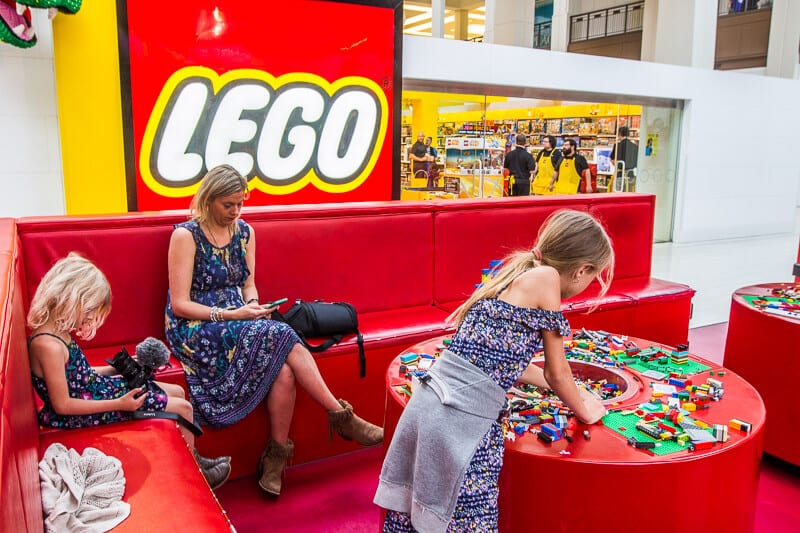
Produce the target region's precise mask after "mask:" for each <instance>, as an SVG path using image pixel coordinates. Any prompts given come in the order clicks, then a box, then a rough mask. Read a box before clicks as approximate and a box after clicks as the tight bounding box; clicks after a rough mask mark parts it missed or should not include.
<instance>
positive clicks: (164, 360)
mask: <svg viewBox="0 0 800 533" xmlns="http://www.w3.org/2000/svg"><path fill="white" fill-rule="evenodd" d="M106 362H107V363H108V364H110V365H111V366H113V367H114V368H115V369H116V370H117V372H119V373H120V374H121V375H122V377H124V378H125V381H127V382H128V386H129V387H130V388H132V389H138V388H139V387H141V386H143V385H144V384H145V383H147V382H148V381H152V380H153V378H154V377H155V372H156V369H158V368H161V367H162V366H164V365H167V364H169V349H168V348H167V346H166V345H165V344H164V343H163V342H161V341H160V340H158V339H156V338H155V337H147V338H146V339H145V340H143V341H142V342H140V343H139V344H137V345H136V359H134V358H133V357H131V356H130V354H128V350H126V349H125V347H124V346H123V347H122V350H120V351H119V352H117V354H116V355H114V358H113V359H106Z"/></svg>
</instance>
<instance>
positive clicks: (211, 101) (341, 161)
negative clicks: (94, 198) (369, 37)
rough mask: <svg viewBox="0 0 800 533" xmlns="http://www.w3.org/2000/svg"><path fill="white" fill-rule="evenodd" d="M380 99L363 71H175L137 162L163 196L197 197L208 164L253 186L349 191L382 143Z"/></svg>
mask: <svg viewBox="0 0 800 533" xmlns="http://www.w3.org/2000/svg"><path fill="white" fill-rule="evenodd" d="M387 109H388V106H387V102H386V96H385V94H384V93H383V91H382V90H381V89H380V88H379V87H378V85H377V84H376V83H375V82H373V81H372V80H369V79H367V78H361V77H345V78H341V79H339V80H336V81H335V82H333V83H329V82H327V81H326V80H324V79H322V78H320V77H319V76H316V75H314V74H308V73H293V74H287V75H284V76H280V77H278V78H275V77H273V76H271V75H270V74H268V73H266V72H263V71H260V70H249V69H241V70H232V71H229V72H226V73H225V74H223V75H221V76H220V75H217V74H216V73H215V72H214V71H213V70H211V69H208V68H205V67H186V68H183V69H181V70H179V71H178V72H176V73H175V74H173V75H172V76H171V77H170V79H169V80H168V81H167V83H166V84H165V85H164V88H163V89H162V90H161V94H160V95H159V97H158V100H157V101H156V105H155V107H154V108H153V112H152V113H151V115H150V119H149V120H148V123H147V128H146V129H145V134H144V138H143V140H142V149H141V152H140V154H139V168H140V171H141V173H142V178H143V180H144V182H145V184H147V186H148V187H149V188H150V189H152V190H153V191H155V192H156V193H158V194H160V195H162V196H167V197H172V198H175V197H183V196H190V195H192V194H194V192H195V191H196V190H197V187H198V186H199V182H200V180H201V179H202V177H203V176H204V175H205V173H206V172H207V170H208V169H210V168H213V167H215V166H217V165H220V164H223V163H227V164H229V165H231V166H233V167H234V168H236V170H238V171H239V172H240V173H241V174H242V175H243V176H245V177H247V178H248V179H249V181H250V188H251V189H258V190H261V191H263V192H265V193H268V194H290V193H293V192H295V191H298V190H300V189H302V188H303V187H305V186H306V185H308V184H309V183H311V184H313V185H314V186H315V187H317V188H318V189H320V190H323V191H326V192H333V193H342V192H348V191H351V190H353V189H355V188H356V187H358V186H359V185H361V184H362V183H363V182H364V181H365V180H366V179H367V177H368V176H369V174H370V172H371V171H372V169H373V168H374V166H375V163H376V161H377V159H378V155H379V154H380V151H381V148H382V146H383V141H384V138H385V136H386V129H387V128H386V125H387V122H388V116H387Z"/></svg>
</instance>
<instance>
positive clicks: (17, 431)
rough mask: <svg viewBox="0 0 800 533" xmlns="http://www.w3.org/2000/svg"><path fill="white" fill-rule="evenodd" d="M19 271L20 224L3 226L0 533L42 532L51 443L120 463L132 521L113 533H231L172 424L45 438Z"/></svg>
mask: <svg viewBox="0 0 800 533" xmlns="http://www.w3.org/2000/svg"><path fill="white" fill-rule="evenodd" d="M22 266H23V265H22V257H21V255H20V253H19V242H18V240H17V234H16V227H15V223H14V221H13V220H11V219H0V317H1V318H0V320H2V322H0V412H1V414H0V416H2V418H0V491H1V492H0V493H1V494H2V495H3V505H2V506H0V531H9V532H11V531H14V532H30V533H32V532H37V533H38V532H41V531H42V529H43V527H44V525H43V519H42V503H41V497H40V492H39V473H38V462H39V459H40V458H41V457H42V456H43V455H44V451H45V450H46V449H47V447H48V446H49V445H50V444H52V443H53V442H61V443H62V444H64V445H65V446H66V447H67V448H75V449H76V450H78V451H79V452H83V450H84V449H85V448H86V447H87V446H91V447H94V448H97V449H99V450H101V451H103V452H104V453H106V454H109V455H113V456H114V457H116V458H118V459H119V460H120V461H121V462H122V468H123V470H124V472H125V478H126V487H125V500H126V501H127V502H128V503H130V504H131V514H130V516H129V517H128V518H127V519H126V520H125V521H124V522H122V523H121V524H120V525H119V526H118V527H117V528H115V530H114V531H120V532H123V531H156V530H167V531H169V530H176V531H179V530H182V529H183V528H184V527H185V526H186V524H192V525H193V526H195V527H193V528H192V529H193V530H195V531H208V532H209V533H210V532H212V531H213V532H218V531H225V530H227V529H228V528H229V527H230V523H229V522H228V519H227V517H226V516H225V514H224V512H223V511H222V508H221V507H220V505H219V503H218V502H217V500H216V498H215V497H214V494H213V493H212V492H211V490H210V489H209V487H208V484H207V483H206V481H205V479H204V478H203V474H202V473H201V472H200V470H199V469H198V467H197V464H196V463H195V461H194V458H193V457H192V454H191V452H190V451H189V449H188V447H187V445H186V442H185V441H184V440H183V437H182V436H181V434H180V432H179V431H178V430H177V428H176V426H175V423H174V422H170V421H167V420H147V421H137V422H126V423H123V424H112V425H108V426H98V427H94V428H86V429H77V430H65V431H57V430H53V429H47V430H43V431H42V432H41V433H40V431H39V427H38V425H37V420H36V406H35V402H34V392H33V387H32V385H31V374H30V366H29V363H28V355H27V352H28V350H27V346H26V341H25V336H26V330H25V316H26V307H27V303H28V301H29V299H30V297H29V295H28V293H27V291H26V290H25V282H24V280H25V272H24V270H23V268H22ZM175 509H180V512H178V513H176V512H175Z"/></svg>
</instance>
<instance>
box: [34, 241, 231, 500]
mask: <svg viewBox="0 0 800 533" xmlns="http://www.w3.org/2000/svg"><path fill="white" fill-rule="evenodd" d="M110 311H111V288H110V287H109V284H108V280H106V277H105V276H104V275H103V273H102V272H101V271H100V270H99V269H98V268H97V267H96V266H95V265H94V264H92V262H91V261H89V260H88V259H84V258H83V257H80V256H79V255H77V254H75V253H71V254H69V255H68V256H67V257H65V258H63V259H61V260H60V261H58V262H57V263H56V264H55V265H53V267H52V268H51V269H50V270H49V271H48V272H47V274H45V276H44V277H43V278H42V281H41V282H40V283H39V287H38V288H37V289H36V294H35V295H34V297H33V301H32V302H31V308H30V311H29V312H28V326H29V327H30V328H31V330H32V331H31V336H30V337H29V340H28V352H29V357H30V364H31V374H32V379H33V385H34V388H35V389H36V392H37V394H38V395H39V397H40V398H41V399H42V402H43V403H44V406H43V407H42V409H41V411H39V423H40V424H41V425H43V426H50V427H56V428H64V429H67V428H80V427H89V426H97V425H100V424H108V423H111V422H118V421H123V420H130V419H131V418H133V414H132V413H133V411H137V410H138V411H167V412H170V413H177V414H179V415H181V416H183V417H184V418H186V419H187V420H192V419H193V410H192V406H191V404H190V403H189V402H188V401H186V400H185V399H184V393H183V389H181V388H180V387H179V386H178V385H171V384H168V383H160V382H156V381H149V382H148V383H147V384H146V385H145V386H143V387H141V388H138V389H131V388H130V387H129V386H128V384H127V382H126V381H125V378H123V377H121V376H118V375H115V374H117V371H116V370H115V369H114V367H111V366H102V367H91V366H90V365H89V362H88V360H87V359H86V356H85V355H84V354H83V351H82V350H81V348H80V347H79V346H78V345H77V343H76V342H75V340H74V339H73V338H72V332H75V336H76V337H78V338H80V339H84V340H91V339H92V338H94V336H95V333H96V332H97V329H98V328H99V327H100V326H102V325H103V322H105V319H106V317H107V316H108V314H109V312H110ZM181 431H182V433H183V436H184V438H185V439H186V441H187V442H188V443H189V445H190V446H191V447H192V449H194V435H193V434H192V433H191V432H189V431H188V430H186V429H185V428H183V427H181ZM195 457H196V458H197V459H198V462H199V463H200V466H201V469H202V470H203V474H204V475H205V476H206V479H207V480H208V482H209V485H211V487H212V488H216V487H218V486H219V485H221V484H222V483H224V482H225V480H227V478H228V476H229V475H230V464H229V463H228V460H229V458H224V457H223V458H217V459H209V458H205V457H202V456H199V455H198V454H197V453H195Z"/></svg>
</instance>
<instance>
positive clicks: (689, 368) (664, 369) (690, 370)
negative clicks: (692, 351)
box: [616, 355, 711, 376]
mask: <svg viewBox="0 0 800 533" xmlns="http://www.w3.org/2000/svg"><path fill="white" fill-rule="evenodd" d="M664 357H666V358H667V361H666V362H665V363H664V364H659V363H658V362H657V360H653V361H648V362H642V361H641V360H640V359H638V358H637V357H636V356H633V357H628V356H624V355H621V356H618V357H617V358H616V359H617V361H620V362H623V363H625V365H626V366H627V367H628V368H630V369H631V370H636V371H637V372H642V373H644V372H647V371H648V370H655V371H657V372H661V373H664V374H669V373H670V372H675V373H677V374H680V375H682V376H691V375H693V374H699V373H700V372H704V371H706V370H709V369H711V367H710V366H708V365H704V364H702V363H698V362H697V361H693V360H691V359H689V360H687V361H686V363H684V364H682V365H676V364H675V363H673V362H672V361H670V360H669V356H668V355H665V356H664Z"/></svg>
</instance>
